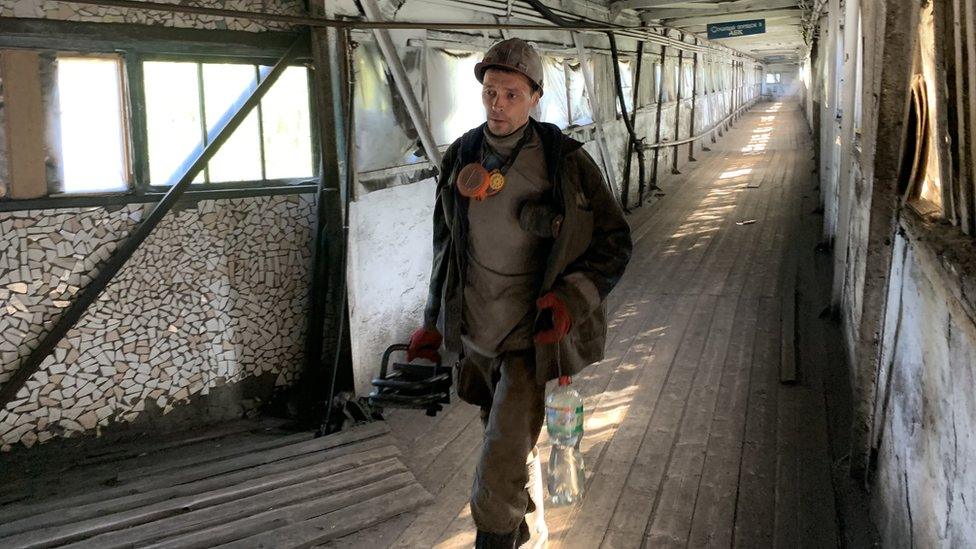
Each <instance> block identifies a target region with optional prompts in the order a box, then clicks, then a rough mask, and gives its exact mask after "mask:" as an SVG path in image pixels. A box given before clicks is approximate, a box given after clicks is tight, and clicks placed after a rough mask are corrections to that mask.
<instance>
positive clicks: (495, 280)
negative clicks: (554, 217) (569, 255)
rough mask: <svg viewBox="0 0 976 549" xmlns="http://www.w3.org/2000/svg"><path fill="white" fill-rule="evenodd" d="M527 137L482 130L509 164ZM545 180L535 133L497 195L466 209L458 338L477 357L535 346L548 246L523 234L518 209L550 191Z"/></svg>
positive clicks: (538, 140)
mask: <svg viewBox="0 0 976 549" xmlns="http://www.w3.org/2000/svg"><path fill="white" fill-rule="evenodd" d="M525 131H529V132H532V129H531V127H530V126H529V125H528V124H526V125H525V126H522V128H520V129H519V130H516V131H515V132H514V133H512V134H510V135H507V136H504V137H498V136H494V135H492V134H491V133H490V132H489V131H488V130H487V126H486V129H485V140H486V143H487V145H488V146H489V147H491V149H492V150H493V151H494V152H495V153H496V154H497V155H499V156H501V157H502V158H506V159H507V158H508V156H509V155H510V154H511V153H512V150H513V148H514V147H515V145H516V144H517V143H518V141H519V140H520V139H521V138H522V135H523V132H525ZM546 174H547V171H546V161H545V157H544V155H543V150H542V142H541V141H540V139H539V137H538V136H537V135H535V134H534V132H533V135H532V136H531V137H530V138H529V140H528V141H527V142H526V144H525V145H524V146H523V147H522V150H521V151H520V152H519V154H518V157H517V158H516V159H515V161H514V163H513V164H512V166H511V168H509V169H508V171H507V173H506V176H505V187H504V188H503V189H502V190H501V192H499V193H498V194H497V195H495V196H492V197H489V198H487V199H485V200H484V201H476V200H472V201H471V202H470V204H469V206H468V226H469V227H470V229H469V233H468V246H467V249H468V269H467V276H466V280H465V285H464V310H463V320H464V326H465V330H464V332H466V333H465V334H464V336H462V338H463V340H464V342H465V343H466V344H467V345H468V346H469V347H471V348H472V349H473V350H475V351H477V352H478V353H479V354H482V355H485V356H489V357H491V356H496V355H498V353H500V352H502V351H513V350H521V349H531V348H532V346H533V342H532V335H533V334H532V325H533V320H534V318H535V303H534V301H535V297H536V295H537V293H538V291H539V286H540V284H541V278H542V276H543V273H544V272H545V269H546V258H547V257H548V255H549V248H550V246H551V243H552V241H551V240H550V239H546V238H541V237H538V236H536V235H533V234H532V233H529V232H527V231H525V230H524V229H522V228H521V227H520V226H519V208H520V207H521V206H522V204H523V203H524V202H525V201H527V200H535V199H538V198H539V197H541V196H542V195H543V194H544V193H546V192H547V191H549V190H550V189H551V188H552V183H551V182H550V181H549V179H548V177H547V175H546Z"/></svg>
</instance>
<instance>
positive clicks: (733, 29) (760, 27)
mask: <svg viewBox="0 0 976 549" xmlns="http://www.w3.org/2000/svg"><path fill="white" fill-rule="evenodd" d="M765 32H766V20H765V19H753V20H751V21H729V22H728V23H709V24H708V39H709V40H715V39H716V38H733V37H736V36H747V35H749V34H763V33H765Z"/></svg>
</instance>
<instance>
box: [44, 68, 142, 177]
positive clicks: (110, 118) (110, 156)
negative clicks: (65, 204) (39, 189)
mask: <svg viewBox="0 0 976 549" xmlns="http://www.w3.org/2000/svg"><path fill="white" fill-rule="evenodd" d="M121 72H122V62H121V59H119V58H118V57H114V56H106V57H81V56H66V55H65V56H58V57H57V93H56V98H57V116H56V117H55V118H56V119H57V121H58V125H59V130H60V131H57V132H56V133H57V135H58V137H59V139H58V146H59V150H60V157H61V162H60V163H59V172H60V174H59V175H60V177H59V178H58V179H59V180H60V182H61V189H60V190H61V191H63V192H65V193H90V192H103V191H123V190H125V189H126V188H128V186H129V165H128V154H127V150H126V147H127V145H126V144H127V135H126V126H127V124H126V121H125V119H124V117H123V115H122V113H123V112H124V107H123V93H122V77H121Z"/></svg>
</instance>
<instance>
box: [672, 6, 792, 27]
mask: <svg viewBox="0 0 976 549" xmlns="http://www.w3.org/2000/svg"><path fill="white" fill-rule="evenodd" d="M802 15H803V10H801V9H799V8H797V9H784V10H765V11H756V12H752V13H750V14H749V16H750V17H753V18H755V19H765V20H766V21H767V23H768V22H769V21H771V20H774V19H777V20H778V19H787V18H790V17H796V18H798V19H799V18H800V16H802ZM728 19H729V16H728V15H700V16H698V17H684V18H677V19H665V20H663V21H661V23H663V24H665V25H668V26H671V27H691V26H694V25H707V24H709V23H724V22H725V21H727V20H728ZM767 26H768V24H767Z"/></svg>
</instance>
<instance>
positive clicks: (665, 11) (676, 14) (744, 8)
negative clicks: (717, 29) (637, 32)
mask: <svg viewBox="0 0 976 549" xmlns="http://www.w3.org/2000/svg"><path fill="white" fill-rule="evenodd" d="M718 6H719V7H717V8H715V9H711V10H708V12H707V15H739V14H750V15H751V12H762V11H769V10H775V9H783V8H795V7H796V0H739V1H738V2H726V3H723V4H719V5H718ZM640 15H641V19H642V20H643V21H657V20H660V19H681V18H685V17H699V16H701V15H706V14H705V13H702V10H699V9H689V8H652V9H648V10H646V11H642V12H641V14H640Z"/></svg>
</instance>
